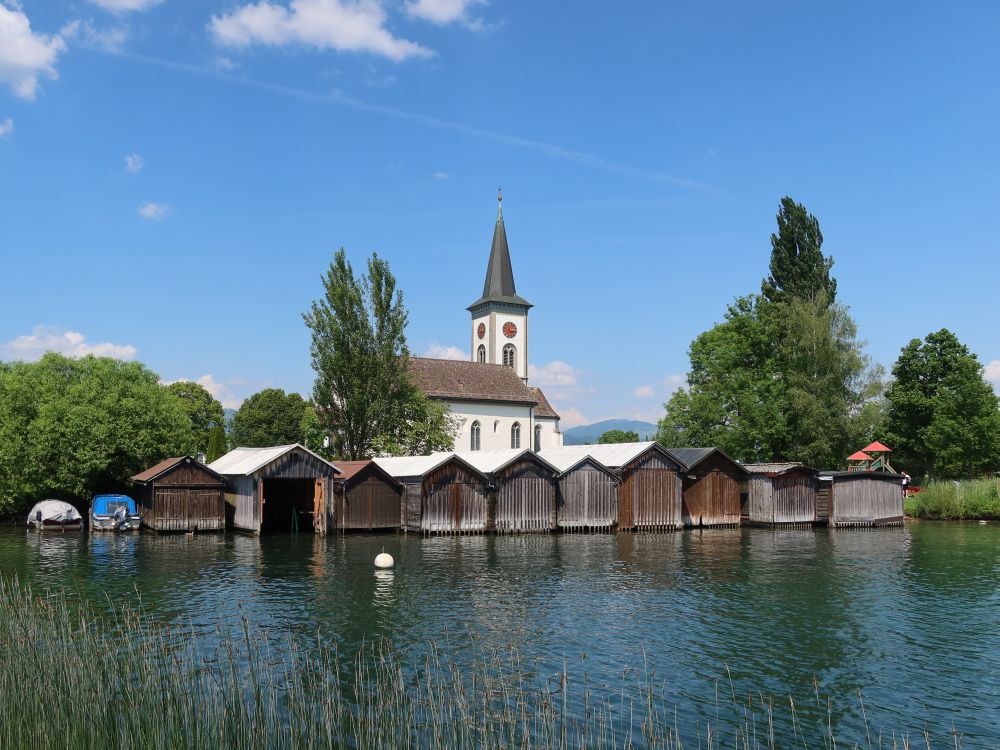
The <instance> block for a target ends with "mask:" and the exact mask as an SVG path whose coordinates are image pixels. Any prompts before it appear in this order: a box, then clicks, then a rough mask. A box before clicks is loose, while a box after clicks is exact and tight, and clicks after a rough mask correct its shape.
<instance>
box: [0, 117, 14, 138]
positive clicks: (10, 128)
mask: <svg viewBox="0 0 1000 750" xmlns="http://www.w3.org/2000/svg"><path fill="white" fill-rule="evenodd" d="M13 132H14V120H12V119H11V118H10V117H8V118H7V119H6V120H4V121H3V122H0V138H6V137H7V136H9V135H10V134H11V133H13Z"/></svg>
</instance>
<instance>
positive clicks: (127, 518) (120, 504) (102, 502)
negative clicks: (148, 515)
mask: <svg viewBox="0 0 1000 750" xmlns="http://www.w3.org/2000/svg"><path fill="white" fill-rule="evenodd" d="M141 521H142V518H141V517H140V516H139V511H138V509H137V508H136V505H135V500H133V499H132V498H130V497H129V496H128V495H95V496H94V499H93V500H92V501H91V503H90V530H91V531H138V530H139V523H140V522H141Z"/></svg>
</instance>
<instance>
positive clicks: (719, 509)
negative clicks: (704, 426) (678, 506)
mask: <svg viewBox="0 0 1000 750" xmlns="http://www.w3.org/2000/svg"><path fill="white" fill-rule="evenodd" d="M670 455H672V456H673V457H674V458H675V459H677V460H678V461H679V462H681V463H682V464H684V466H685V467H687V470H686V471H685V472H684V506H683V518H684V525H685V526H690V527H702V528H703V527H706V526H739V525H740V515H741V511H740V505H741V504H740V493H741V491H742V485H743V483H744V482H745V481H746V480H747V478H748V476H749V475H748V474H747V472H746V469H744V468H743V467H742V466H741V465H740V464H738V463H736V462H735V461H734V460H733V459H731V458H730V457H729V456H727V455H726V454H725V453H723V452H722V451H721V450H719V449H718V448H671V449H670Z"/></svg>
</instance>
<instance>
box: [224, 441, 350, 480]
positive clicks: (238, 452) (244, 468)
mask: <svg viewBox="0 0 1000 750" xmlns="http://www.w3.org/2000/svg"><path fill="white" fill-rule="evenodd" d="M295 448H301V449H302V450H304V451H305V452H306V453H308V454H309V455H310V456H312V457H313V458H315V459H317V460H318V461H322V462H323V463H325V464H326V465H327V466H330V467H331V468H333V469H335V470H336V471H337V472H338V473H340V469H337V467H336V466H334V465H333V464H331V463H330V462H329V461H327V460H326V459H325V458H323V457H321V456H317V455H316V454H315V453H313V452H312V451H311V450H309V449H308V448H306V447H305V446H304V445H299V444H298V443H292V444H291V445H275V446H272V447H269V448H233V449H232V450H231V451H229V453H227V454H226V455H224V456H222V457H220V458H217V459H215V460H214V461H213V462H212V463H210V464H209V465H208V468H210V469H211V470H212V471H214V472H216V473H217V474H226V475H228V476H247V475H248V474H253V473H254V472H255V471H257V470H258V469H260V468H262V467H264V466H267V465H268V464H269V463H271V462H272V461H275V460H277V459H279V458H281V457H282V456H284V455H285V454H286V453H288V452H289V451H291V450H294V449H295Z"/></svg>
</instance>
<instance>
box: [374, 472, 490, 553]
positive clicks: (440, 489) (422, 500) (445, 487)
mask: <svg viewBox="0 0 1000 750" xmlns="http://www.w3.org/2000/svg"><path fill="white" fill-rule="evenodd" d="M374 462H375V463H376V464H378V466H379V467H380V468H381V469H382V470H383V471H385V472H386V473H387V474H388V475H390V476H391V477H393V478H394V479H395V480H396V481H398V482H400V483H401V484H402V485H403V487H404V490H403V512H402V519H403V520H402V524H403V529H404V530H405V531H414V532H416V531H423V532H425V533H428V534H474V533H483V532H485V531H487V525H488V522H489V508H490V501H491V494H490V482H489V478H488V477H487V476H486V475H485V474H483V473H482V472H480V471H479V470H478V469H476V468H475V467H474V466H471V465H470V464H468V463H467V462H465V461H464V460H462V459H461V458H459V457H458V456H456V455H454V454H449V453H438V454H435V455H433V456H401V457H389V458H376V459H374Z"/></svg>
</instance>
